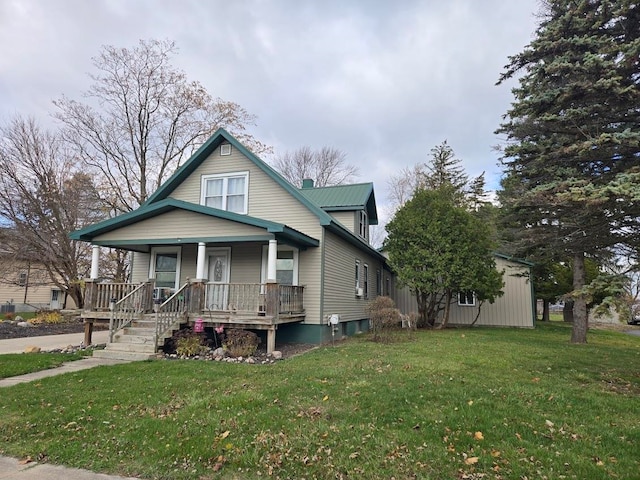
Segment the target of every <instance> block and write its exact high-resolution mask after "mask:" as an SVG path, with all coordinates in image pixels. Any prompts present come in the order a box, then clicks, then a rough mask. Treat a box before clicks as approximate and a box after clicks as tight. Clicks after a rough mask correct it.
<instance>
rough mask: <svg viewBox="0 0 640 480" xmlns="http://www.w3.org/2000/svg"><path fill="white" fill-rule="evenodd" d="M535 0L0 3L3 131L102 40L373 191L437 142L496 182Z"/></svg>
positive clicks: (42, 107)
mask: <svg viewBox="0 0 640 480" xmlns="http://www.w3.org/2000/svg"><path fill="white" fill-rule="evenodd" d="M537 10H538V0H422V1H418V0H386V1H385V0H335V1H333V0H322V1H321V0H307V1H305V0H233V1H231V0H179V1H178V0H0V122H3V123H4V122H5V121H7V120H8V119H10V118H11V117H12V116H14V115H15V114H20V115H31V116H34V117H35V118H36V119H38V120H40V121H41V122H42V123H45V124H46V123H49V124H51V123H52V120H51V119H50V112H52V111H53V105H52V104H51V100H53V99H55V98H59V97H60V96H61V95H63V94H64V95H66V96H67V97H70V98H73V99H78V100H80V99H81V98H80V95H81V93H82V92H83V91H84V90H86V88H87V87H88V85H89V83H90V79H89V77H88V75H87V74H88V73H89V72H91V71H92V65H91V57H93V56H96V55H97V53H98V51H99V49H100V47H101V46H102V45H105V44H108V45H114V46H118V47H133V46H135V44H136V43H137V42H138V40H139V39H150V38H156V39H169V40H174V41H175V42H176V44H177V46H178V48H179V54H178V56H177V57H176V59H175V62H174V63H175V65H176V66H177V67H179V68H181V69H182V70H184V71H185V72H186V74H187V76H188V78H189V79H190V80H198V81H200V82H201V83H202V84H203V85H204V86H205V87H206V88H207V90H208V91H209V92H210V93H211V94H212V95H214V96H217V97H220V98H222V99H224V100H230V101H234V102H237V103H239V104H240V105H242V106H243V107H244V108H245V109H246V110H247V111H248V112H249V113H252V114H254V115H256V116H257V117H258V119H257V126H256V127H253V128H252V129H251V133H253V135H254V136H255V137H256V138H257V139H259V140H260V141H262V142H264V143H266V144H268V145H271V146H272V147H273V148H274V150H275V152H276V153H278V152H283V151H286V150H293V149H296V148H298V147H301V146H305V145H308V146H311V147H314V148H319V147H322V146H332V147H336V148H338V149H340V150H343V151H344V152H345V153H346V154H347V160H348V161H349V162H350V163H352V164H355V165H357V166H358V167H359V169H360V176H359V178H358V181H361V182H368V181H372V182H374V184H375V189H376V199H377V202H378V206H379V208H380V209H381V210H382V211H381V215H382V216H383V217H384V216H385V212H384V210H385V208H384V207H385V204H386V192H387V180H388V178H389V176H390V175H392V174H393V173H394V172H396V171H398V170H399V169H401V168H402V167H405V166H411V165H414V164H416V163H418V162H424V161H426V160H427V159H428V156H429V151H430V149H431V148H433V147H434V146H435V145H437V144H439V143H441V142H442V141H443V140H445V139H446V140H447V141H448V143H449V145H450V146H451V147H452V148H453V149H454V151H455V153H456V156H457V157H458V158H460V159H461V160H462V161H463V165H464V167H465V169H466V171H467V173H468V174H469V175H471V176H476V175H478V174H480V173H481V172H482V171H486V178H487V182H488V187H493V188H495V186H496V185H497V183H498V181H499V177H500V170H499V167H498V165H497V162H498V157H499V155H498V154H497V153H496V152H495V151H494V150H493V148H492V147H494V146H495V145H497V144H499V143H500V138H498V137H497V136H496V135H494V133H493V132H494V131H495V129H496V128H497V127H498V125H499V123H500V120H501V116H502V115H503V114H504V113H505V112H506V110H507V108H508V107H509V104H510V102H511V100H512V96H511V91H510V90H511V87H513V86H514V84H513V83H510V84H506V85H502V86H495V83H496V81H497V80H498V77H499V75H500V73H501V72H502V71H503V67H504V65H505V64H506V63H507V61H508V58H507V57H508V56H509V55H514V54H516V53H518V52H520V51H521V50H522V49H523V47H524V46H525V45H526V44H528V43H529V42H530V41H531V39H532V35H533V32H534V30H535V26H536V16H535V14H536V12H537Z"/></svg>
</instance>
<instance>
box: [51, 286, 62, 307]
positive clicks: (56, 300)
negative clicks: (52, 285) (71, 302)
mask: <svg viewBox="0 0 640 480" xmlns="http://www.w3.org/2000/svg"><path fill="white" fill-rule="evenodd" d="M49 308H50V309H51V310H60V308H62V290H56V289H53V290H51V303H50V305H49Z"/></svg>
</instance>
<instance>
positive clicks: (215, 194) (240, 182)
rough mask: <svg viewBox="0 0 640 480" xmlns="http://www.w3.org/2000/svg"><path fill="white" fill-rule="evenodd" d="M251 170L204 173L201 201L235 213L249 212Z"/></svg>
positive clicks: (209, 205) (203, 203)
mask: <svg viewBox="0 0 640 480" xmlns="http://www.w3.org/2000/svg"><path fill="white" fill-rule="evenodd" d="M248 189H249V172H237V173H230V174H225V175H203V177H202V186H201V191H202V195H201V198H200V203H201V204H202V205H206V206H207V207H213V208H218V209H220V210H227V211H229V212H234V213H242V214H246V213H247V198H248Z"/></svg>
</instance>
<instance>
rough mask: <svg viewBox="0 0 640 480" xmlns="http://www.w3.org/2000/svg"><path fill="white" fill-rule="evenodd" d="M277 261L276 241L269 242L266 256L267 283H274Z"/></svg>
mask: <svg viewBox="0 0 640 480" xmlns="http://www.w3.org/2000/svg"><path fill="white" fill-rule="evenodd" d="M277 260H278V241H277V240H269V254H268V256H267V283H272V282H275V281H276V261H277Z"/></svg>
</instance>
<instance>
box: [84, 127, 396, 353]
mask: <svg viewBox="0 0 640 480" xmlns="http://www.w3.org/2000/svg"><path fill="white" fill-rule="evenodd" d="M377 221H378V218H377V211H376V202H375V195H374V191H373V185H372V184H371V183H365V184H358V185H345V186H336V187H324V188H314V186H313V182H312V181H305V182H304V185H303V186H302V188H296V187H295V186H293V185H291V184H290V183H288V182H287V181H286V180H285V179H284V178H283V177H282V176H281V175H279V174H278V173H277V172H276V171H274V170H273V169H272V168H271V167H270V166H269V165H267V164H266V163H264V162H263V161H262V160H260V159H259V158H258V157H257V156H255V155H254V154H253V153H251V152H250V151H248V150H247V149H246V148H245V147H244V146H243V145H241V144H240V143H239V142H238V141H237V140H236V139H235V138H233V137H232V136H231V135H230V134H228V133H227V132H226V131H224V130H222V129H221V130H218V131H217V132H216V133H215V134H214V135H213V136H212V137H211V138H210V139H209V140H208V141H207V142H206V143H205V144H204V145H203V146H202V147H201V148H200V149H199V150H198V151H197V152H196V153H195V154H194V155H193V156H192V157H191V158H190V159H189V160H188V161H187V162H186V163H185V164H184V165H183V166H182V167H181V168H180V169H179V170H178V171H177V172H176V173H175V174H174V175H173V176H172V177H171V178H170V179H169V180H167V181H166V182H165V183H164V184H163V185H162V186H161V187H160V188H159V189H158V190H157V191H156V192H155V193H154V194H153V195H151V197H150V198H149V199H148V201H147V202H146V203H145V204H144V205H142V206H141V207H139V208H138V209H137V210H134V211H132V212H129V213H126V214H124V215H121V216H118V217H116V218H113V219H110V220H106V221H103V222H101V223H98V224H95V225H92V226H90V227H87V228H85V229H82V230H79V231H76V232H73V233H72V234H71V237H72V238H74V239H77V240H84V241H87V242H90V243H92V244H93V245H94V257H93V262H92V274H91V277H92V278H93V279H94V280H95V282H89V283H88V288H87V294H86V298H85V303H86V308H87V309H88V311H87V312H85V315H84V316H85V318H106V317H107V316H110V315H111V313H110V312H108V311H107V310H109V307H110V305H109V303H110V300H111V298H113V299H114V300H116V303H115V304H114V305H113V306H111V307H112V309H113V311H114V314H113V315H114V317H115V324H116V328H123V330H122V332H123V333H126V328H128V325H130V324H133V323H135V322H136V321H137V322H142V321H143V320H144V319H145V318H146V319H147V320H148V321H149V322H150V321H151V320H152V319H154V318H159V319H160V320H159V322H160V324H161V325H160V326H159V327H157V328H155V333H149V335H154V336H155V340H156V341H155V342H154V345H155V344H156V343H157V344H158V345H159V344H160V343H161V342H162V338H163V336H166V335H167V332H165V330H167V331H171V330H173V329H175V328H177V325H178V324H179V323H184V322H188V323H190V324H193V323H194V322H195V320H196V319H201V320H202V321H204V324H205V325H206V326H214V325H221V324H222V325H229V326H232V325H241V326H245V327H247V328H252V329H257V330H266V331H267V333H268V334H267V347H268V350H273V348H274V347H275V332H276V330H277V332H278V340H279V341H295V342H310V343H321V342H324V341H327V340H329V339H330V338H331V334H332V328H333V327H330V326H328V320H329V318H330V317H331V316H332V315H335V316H338V317H334V318H339V323H338V327H337V328H338V335H351V334H354V333H356V332H360V331H364V330H367V329H368V324H369V322H368V318H367V314H366V311H365V308H366V306H367V304H368V301H369V300H370V299H372V298H374V297H375V296H376V295H380V294H389V293H390V292H391V291H392V289H393V288H394V287H393V278H392V274H391V272H390V269H389V267H388V265H387V263H386V261H385V258H384V256H383V255H381V254H380V253H379V252H378V251H377V250H376V249H374V248H372V247H371V246H370V244H369V238H368V237H369V225H375V224H377ZM99 246H104V247H113V248H121V249H126V250H129V251H131V252H133V255H132V266H131V272H132V273H131V284H129V285H116V284H104V283H102V284H101V283H98V282H97V279H98V278H99V276H100V275H99V266H98V258H99V255H98V253H97V248H98V247H99ZM152 302H153V303H155V306H152V305H151V303H152ZM154 308H155V310H158V314H157V315H155V316H154V314H153V313H152V312H153V309H154ZM132 311H136V312H138V317H137V318H134V316H133V314H132V313H131V312H132ZM140 325H141V324H140ZM136 332H137V333H140V329H139V328H138V330H137V331H136ZM113 338H114V344H115V343H117V339H118V335H115V336H114V337H113ZM121 340H124V335H123V336H122V338H121ZM116 349H117V347H116V346H115V345H113V350H116Z"/></svg>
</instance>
